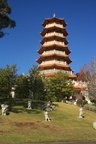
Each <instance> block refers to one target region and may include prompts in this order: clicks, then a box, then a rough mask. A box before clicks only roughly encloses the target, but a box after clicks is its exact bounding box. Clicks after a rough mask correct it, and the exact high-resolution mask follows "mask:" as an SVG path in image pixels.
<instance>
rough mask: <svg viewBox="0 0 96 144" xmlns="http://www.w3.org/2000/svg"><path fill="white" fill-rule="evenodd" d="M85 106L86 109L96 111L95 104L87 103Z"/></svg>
mask: <svg viewBox="0 0 96 144" xmlns="http://www.w3.org/2000/svg"><path fill="white" fill-rule="evenodd" d="M84 108H85V109H86V110H90V111H94V112H96V106H95V105H91V104H86V105H85V106H84Z"/></svg>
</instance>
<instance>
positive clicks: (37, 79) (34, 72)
mask: <svg viewBox="0 0 96 144" xmlns="http://www.w3.org/2000/svg"><path fill="white" fill-rule="evenodd" d="M28 80H29V85H30V91H31V93H32V96H33V99H34V100H42V101H44V100H46V96H45V91H44V89H45V86H44V82H43V79H42V77H41V76H40V74H39V71H38V68H37V66H33V67H32V68H31V69H30V70H29V77H28Z"/></svg>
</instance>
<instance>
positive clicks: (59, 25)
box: [45, 23, 64, 28]
mask: <svg viewBox="0 0 96 144" xmlns="http://www.w3.org/2000/svg"><path fill="white" fill-rule="evenodd" d="M54 26H56V27H60V28H64V26H63V25H62V24H57V23H52V24H47V25H46V26H45V28H50V27H54Z"/></svg>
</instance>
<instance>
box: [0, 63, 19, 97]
mask: <svg viewBox="0 0 96 144" xmlns="http://www.w3.org/2000/svg"><path fill="white" fill-rule="evenodd" d="M16 72H17V68H16V65H7V66H6V67H5V68H0V97H3V98H4V97H9V95H10V91H11V88H12V86H14V85H15V81H16Z"/></svg>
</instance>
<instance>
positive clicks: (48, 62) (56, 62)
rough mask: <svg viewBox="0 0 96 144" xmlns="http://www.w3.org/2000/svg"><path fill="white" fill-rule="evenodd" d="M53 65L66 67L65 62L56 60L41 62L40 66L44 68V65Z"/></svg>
mask: <svg viewBox="0 0 96 144" xmlns="http://www.w3.org/2000/svg"><path fill="white" fill-rule="evenodd" d="M53 64H57V65H65V66H68V65H67V63H66V61H65V62H64V61H58V60H50V61H43V62H42V63H41V64H40V66H45V65H53Z"/></svg>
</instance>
